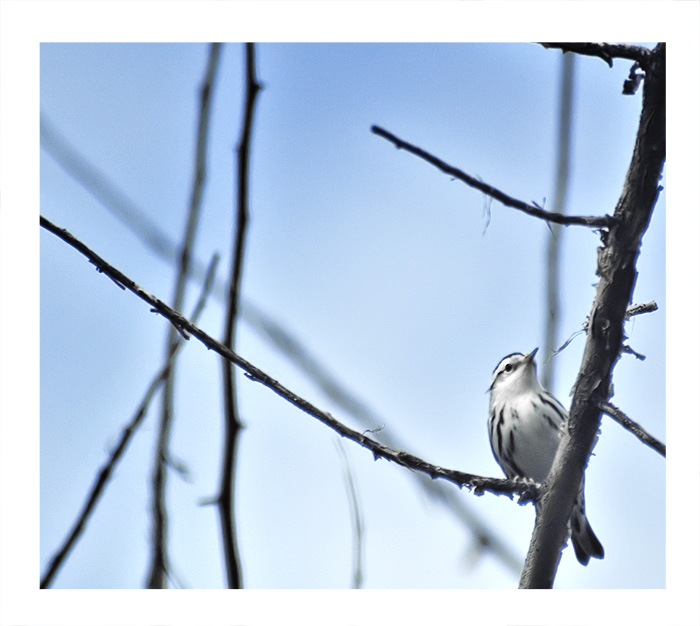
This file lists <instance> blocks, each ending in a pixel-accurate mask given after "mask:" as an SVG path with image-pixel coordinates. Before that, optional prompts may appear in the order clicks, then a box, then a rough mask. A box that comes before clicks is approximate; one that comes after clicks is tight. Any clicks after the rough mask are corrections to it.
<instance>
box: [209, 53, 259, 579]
mask: <svg viewBox="0 0 700 626" xmlns="http://www.w3.org/2000/svg"><path fill="white" fill-rule="evenodd" d="M245 60H246V90H245V93H246V95H245V111H244V114H243V116H244V117H243V127H242V129H241V139H240V142H239V144H238V211H237V215H236V232H235V235H234V241H233V253H232V257H233V261H232V264H231V276H230V278H229V293H228V304H227V312H226V325H225V329H224V342H223V343H224V345H225V346H227V347H228V348H231V349H232V350H233V349H234V348H235V346H236V322H237V319H238V308H239V301H240V293H241V276H242V274H243V258H244V253H245V240H246V229H247V225H248V170H249V161H250V136H251V132H252V128H253V112H254V108H255V98H256V96H257V94H258V91H259V90H260V85H259V83H258V82H257V79H256V77H255V46H254V44H252V43H247V44H246V46H245ZM223 368H224V371H223V375H224V458H223V463H222V467H221V483H220V487H219V498H218V506H219V516H220V518H221V534H222V540H223V545H224V559H225V562H226V574H227V580H228V587H229V589H240V588H241V587H242V578H241V566H240V559H239V557H238V546H237V543H236V531H235V523H236V521H235V515H234V510H233V508H234V501H235V498H234V494H233V489H234V484H235V475H234V472H235V467H236V443H237V441H238V433H239V432H240V429H241V420H240V417H239V415H238V403H237V399H236V377H235V375H234V371H233V365H232V364H231V362H230V361H228V360H226V359H224V360H223Z"/></svg>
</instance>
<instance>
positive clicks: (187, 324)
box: [40, 215, 540, 503]
mask: <svg viewBox="0 0 700 626" xmlns="http://www.w3.org/2000/svg"><path fill="white" fill-rule="evenodd" d="M40 223H41V226H42V227H43V228H45V229H46V230H48V231H50V232H52V233H53V234H55V235H56V236H57V237H59V238H60V239H62V240H63V241H65V242H66V243H67V244H69V245H70V246H72V247H73V248H75V249H76V250H78V251H79V252H80V253H81V254H83V255H84V256H85V257H87V258H88V260H89V261H90V262H91V263H92V264H93V265H94V266H95V268H96V269H97V271H98V272H100V273H104V274H106V275H107V276H109V277H110V278H111V279H112V280H114V281H115V282H117V283H119V284H120V285H122V286H123V287H124V288H126V289H128V290H129V291H131V292H132V293H133V294H135V295H136V296H138V297H139V298H141V300H143V301H144V302H147V303H148V304H150V305H151V307H152V309H151V311H152V312H154V313H158V314H160V315H162V316H163V317H164V318H166V319H167V320H168V321H170V323H171V324H173V326H175V328H176V329H177V330H178V331H181V332H185V333H187V334H188V335H192V336H194V337H196V338H197V339H198V340H199V341H200V342H202V343H203V344H204V345H205V346H206V347H207V348H209V349H210V350H214V352H216V353H217V354H219V355H220V356H222V357H224V358H225V359H228V360H229V361H231V362H233V363H235V364H236V365H237V366H238V367H240V368H241V369H242V370H244V371H245V372H246V374H247V376H248V378H249V379H251V380H253V381H256V382H259V383H260V384H262V385H264V386H265V387H267V388H268V389H270V390H271V391H273V392H274V393H275V394H277V395H278V396H280V397H281V398H284V399H285V400H286V401H287V402H289V403H290V404H293V405H294V406H296V407H297V408H299V409H301V410H302V411H303V412H304V413H307V414H308V415H311V416H312V417H315V418H316V419H317V420H319V421H320V422H322V423H324V424H325V425H326V426H328V427H330V428H332V429H333V430H334V431H335V432H337V433H338V434H339V435H341V436H342V437H346V438H347V439H350V440H352V441H354V442H356V443H358V444H360V445H361V446H363V447H365V448H367V449H368V450H370V451H371V452H372V454H373V455H374V458H375V459H379V458H383V459H386V460H388V461H393V462H394V463H397V464H398V465H401V466H402V467H406V468H408V469H411V470H415V471H418V472H422V473H424V474H427V475H428V476H430V477H431V478H433V479H435V478H442V479H444V480H447V481H450V482H452V483H454V484H455V485H457V486H459V487H468V488H470V489H471V490H473V491H474V493H475V494H476V495H481V494H483V493H484V492H486V491H488V492H491V493H493V494H496V495H507V496H510V497H512V496H514V495H517V496H518V498H519V502H521V503H524V502H531V501H534V500H535V499H537V497H538V495H539V493H540V486H539V485H537V484H534V483H529V482H524V481H518V480H508V479H502V478H487V477H484V476H478V475H476V474H469V473H466V472H460V471H457V470H447V469H444V468H442V467H439V466H437V465H433V464H431V463H428V462H427V461H424V460H423V459H420V458H419V457H417V456H415V455H413V454H410V453H408V452H403V451H400V450H394V449H393V448H390V447H389V446H386V445H384V444H381V443H379V442H377V441H375V440H373V439H371V438H370V437H367V436H366V435H365V434H364V433H361V432H358V431H355V430H353V429H351V428H349V427H348V426H346V425H345V424H342V423H341V422H339V421H338V420H336V419H335V418H334V417H333V416H332V415H331V414H330V413H327V412H325V411H322V410H321V409H319V408H318V407H316V406H314V405H313V404H312V403H311V402H309V401H308V400H305V399H304V398H302V397H301V396H298V395H297V394H295V393H294V392H293V391H291V390H289V389H287V388H286V387H285V386H284V385H282V384H280V383H279V382H277V381H276V380H275V379H274V378H272V377H271V376H269V375H268V374H266V373H265V372H263V371H262V370H261V369H259V368H257V367H256V366H255V365H253V364H252V363H250V362H249V361H247V360H245V359H244V358H243V357H241V356H239V355H238V354H236V353H235V352H234V351H233V350H231V349H230V348H229V347H227V346H225V345H223V344H222V343H221V342H219V341H217V340H216V339H214V338H213V337H212V336H211V335H208V334H207V333H205V332H204V331H203V330H202V329H201V328H199V327H198V326H196V325H195V324H193V323H192V322H191V321H190V320H188V319H187V318H185V317H184V316H183V315H182V314H181V313H178V312H177V311H176V310H174V309H173V308H171V307H169V306H168V305H167V304H166V303H165V302H163V301H162V300H160V299H159V298H157V297H155V296H153V295H152V294H150V293H149V292H147V291H146V290H144V289H143V288H142V287H140V286H139V285H138V284H136V283H135V282H134V281H133V280H132V279H131V278H129V277H128V276H126V275H125V274H123V273H122V272H120V271H119V270H118V269H116V268H115V267H113V266H111V265H110V264H109V263H107V262H106V261H105V260H104V259H102V258H101V257H100V256H99V255H97V254H96V253H95V252H93V251H92V250H91V249H90V248H88V247H87V246H86V245H85V244H84V243H83V242H81V241H80V240H79V239H77V238H76V237H74V236H73V235H72V234H71V233H69V232H68V231H67V230H65V229H63V228H60V227H59V226H56V225H55V224H53V223H52V222H51V221H49V220H48V219H47V218H45V217H44V216H43V215H42V216H40Z"/></svg>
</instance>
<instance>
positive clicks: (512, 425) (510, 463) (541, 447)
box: [488, 348, 604, 565]
mask: <svg viewBox="0 0 700 626" xmlns="http://www.w3.org/2000/svg"><path fill="white" fill-rule="evenodd" d="M536 353H537V348H535V349H534V350H533V351H532V352H531V353H530V354H521V353H514V354H509V355H508V356H506V357H504V358H503V359H501V362H500V363H499V364H498V365H497V366H496V369H495V370H494V371H493V378H492V379H491V387H490V389H489V390H490V392H491V402H490V413H489V424H488V426H489V436H490V439H491V450H493V455H494V456H495V457H496V461H497V462H498V464H499V465H500V466H501V468H502V469H503V471H504V472H505V474H506V476H507V477H508V478H512V479H515V478H521V479H530V480H534V481H536V482H538V483H543V482H544V481H545V479H546V478H547V475H548V474H549V470H550V468H551V467H552V462H553V461H554V456H555V454H556V452H557V447H558V446H559V435H560V432H561V429H562V427H563V425H564V423H565V422H566V420H567V419H568V418H569V415H568V413H567V411H566V409H565V408H564V407H563V406H562V404H561V403H560V402H559V401H558V400H557V399H556V398H555V397H554V396H553V395H552V394H551V393H549V392H548V391H546V390H545V388H544V387H542V385H541V384H540V382H539V380H537V371H536V367H535V354H536ZM569 532H570V533H571V540H572V543H573V544H574V550H575V552H576V558H577V559H578V561H579V563H581V564H582V565H588V561H589V559H590V558H591V557H593V558H597V559H602V558H603V556H604V552H603V546H602V545H601V543H600V541H598V537H596V536H595V533H594V532H593V530H592V529H591V526H590V524H589V523H588V520H587V519H586V513H585V509H584V502H583V482H581V489H580V490H579V494H578V497H577V499H576V502H575V503H574V509H573V512H572V513H571V519H570V520H569Z"/></svg>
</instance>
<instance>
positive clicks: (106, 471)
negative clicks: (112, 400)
mask: <svg viewBox="0 0 700 626" xmlns="http://www.w3.org/2000/svg"><path fill="white" fill-rule="evenodd" d="M218 262H219V257H218V255H214V257H213V258H212V260H211V263H210V264H209V269H208V271H207V277H206V280H205V282H204V287H203V288H202V293H201V294H200V296H199V300H198V301H197V304H196V306H195V308H194V311H193V312H192V321H193V322H196V321H197V320H198V319H199V316H200V314H201V313H202V311H203V310H204V305H205V303H206V299H207V297H208V296H209V292H210V291H211V287H212V284H213V283H214V275H215V273H216V266H217V263H218ZM183 345H184V340H183V339H182V338H180V339H178V341H177V342H176V343H175V345H174V346H173V347H172V349H171V352H170V358H169V359H168V361H167V362H166V364H165V365H164V366H163V367H162V368H161V370H160V372H158V373H157V374H156V376H155V377H154V378H153V380H152V382H151V384H150V385H149V387H148V389H147V390H146V393H145V394H144V396H143V400H141V403H140V404H139V407H138V409H137V410H136V413H135V414H134V416H133V417H132V418H131V421H130V422H129V424H128V425H126V426H125V427H124V429H123V430H122V436H121V439H120V441H119V443H118V444H117V446H116V447H115V448H114V450H113V451H112V454H111V455H110V457H109V459H108V461H107V462H106V463H105V464H104V465H103V466H102V469H101V470H100V471H99V473H98V474H97V477H96V478H95V480H94V482H93V486H92V489H91V490H90V494H89V495H88V497H87V499H86V500H85V504H84V505H83V508H82V511H81V512H80V515H78V518H77V520H76V521H75V523H74V524H73V527H72V529H71V531H70V533H68V537H67V538H66V540H65V541H64V542H63V545H62V546H61V547H60V548H59V549H58V551H57V552H56V553H54V556H53V557H51V559H50V561H49V566H48V568H47V570H46V572H45V573H44V575H43V576H42V578H41V588H42V589H48V588H49V587H50V586H51V583H52V582H53V579H54V578H55V576H56V574H57V573H58V571H59V569H60V568H61V566H62V565H63V563H64V561H65V560H66V558H67V557H68V554H69V552H70V551H71V550H72V549H73V547H74V545H75V543H76V542H77V540H78V538H79V537H80V535H81V534H82V533H83V531H84V530H85V526H86V524H87V522H88V520H89V518H90V515H91V514H92V512H93V510H94V509H95V507H96V506H97V502H98V500H99V499H100V497H101V496H102V492H103V491H104V490H105V487H106V486H107V482H108V481H109V479H110V478H111V476H112V473H113V471H114V469H115V467H116V466H117V463H118V462H119V460H120V459H121V457H122V456H123V454H124V452H125V451H126V447H127V446H128V444H129V442H130V441H131V438H132V436H133V435H134V433H135V432H136V430H137V429H138V427H139V426H140V425H141V422H142V421H143V418H144V417H145V416H146V413H147V412H148V407H149V406H150V404H151V400H152V399H153V396H154V395H155V393H156V391H157V390H158V388H159V387H160V385H161V383H162V382H163V381H164V380H165V378H166V377H167V375H168V372H169V371H170V367H171V366H172V364H173V362H174V361H175V357H176V356H177V353H178V352H179V350H180V348H181V347H182V346H183Z"/></svg>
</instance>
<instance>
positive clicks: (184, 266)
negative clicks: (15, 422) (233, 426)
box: [147, 43, 221, 589]
mask: <svg viewBox="0 0 700 626" xmlns="http://www.w3.org/2000/svg"><path fill="white" fill-rule="evenodd" d="M220 47H221V46H220V44H218V43H213V44H211V46H210V49H209V59H208V62H207V68H206V72H205V75H204V79H203V80H202V85H201V87H200V90H199V96H200V106H199V122H198V129H197V148H196V157H195V171H194V179H193V182H192V194H191V197H190V205H189V210H188V214H187V225H186V227H185V233H184V235H183V242H182V247H181V250H180V256H179V263H178V271H177V278H176V284H175V296H174V300H173V306H174V307H175V309H177V310H178V311H180V310H181V309H182V305H183V302H184V299H185V288H186V286H187V278H188V276H189V265H190V258H191V256H192V249H193V247H194V239H195V235H196V232H197V224H198V223H199V209H200V206H201V201H202V192H203V190H204V181H205V179H206V159H207V143H208V137H209V119H210V111H211V107H210V102H211V93H212V90H213V86H214V79H215V77H216V70H217V67H218V65H219V52H220ZM178 332H181V331H180V329H175V328H173V327H171V328H170V329H169V332H168V337H167V342H166V359H167V358H168V355H169V354H170V352H171V350H172V348H173V346H174V345H175V343H176V342H177V341H178V340H179V338H178ZM174 381H175V366H174V364H173V365H172V366H171V367H170V368H169V370H168V374H167V377H166V379H165V386H164V389H163V406H162V410H161V419H160V424H159V428H158V446H157V448H156V458H155V462H154V469H153V496H152V511H153V533H152V534H153V544H152V556H151V566H150V572H149V574H148V583H147V585H148V588H149V589H162V588H164V587H165V586H166V585H167V577H166V568H167V517H166V509H165V483H166V478H167V465H166V461H167V459H168V456H169V454H168V442H169V439H170V428H171V425H172V420H173V393H174Z"/></svg>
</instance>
